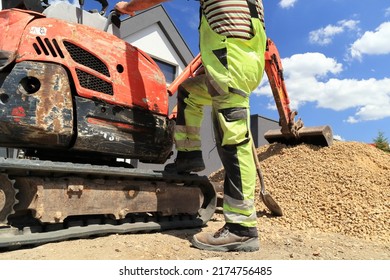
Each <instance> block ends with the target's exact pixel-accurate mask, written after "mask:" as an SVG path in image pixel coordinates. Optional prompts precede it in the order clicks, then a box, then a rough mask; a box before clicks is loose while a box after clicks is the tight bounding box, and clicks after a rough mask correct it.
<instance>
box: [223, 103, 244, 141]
mask: <svg viewBox="0 0 390 280" xmlns="http://www.w3.org/2000/svg"><path fill="white" fill-rule="evenodd" d="M217 119H218V126H219V130H220V133H221V142H222V143H221V145H222V146H227V145H232V146H238V145H242V144H244V143H247V142H248V141H249V127H248V109H247V108H228V109H221V110H218V117H217Z"/></svg>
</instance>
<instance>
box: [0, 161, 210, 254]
mask: <svg viewBox="0 0 390 280" xmlns="http://www.w3.org/2000/svg"><path fill="white" fill-rule="evenodd" d="M0 169H1V170H2V172H3V173H4V174H5V173H6V174H8V177H9V179H10V180H15V184H14V186H15V187H16V188H17V189H19V191H20V193H18V194H17V197H18V198H19V199H20V202H17V201H16V203H17V204H16V205H15V206H14V207H13V208H14V209H15V212H16V213H15V214H13V215H10V216H9V217H8V222H9V223H8V225H7V226H5V227H4V226H3V227H0V248H4V247H13V246H22V245H26V244H42V243H47V242H53V241H60V240H66V239H69V238H82V237H88V236H91V235H96V234H109V233H132V232H139V231H161V230H167V229H175V228H176V229H177V228H190V227H200V226H202V225H204V224H205V223H206V222H207V221H208V220H209V219H210V218H211V217H212V216H213V214H214V211H215V207H216V201H217V199H216V193H215V189H214V186H213V185H212V183H211V182H210V181H209V180H208V178H207V177H206V176H197V175H185V176H184V175H179V174H169V173H165V172H162V171H151V170H143V169H127V168H115V167H108V166H95V165H89V164H71V163H59V162H50V161H40V160H27V159H22V160H21V159H4V158H0ZM71 174H72V175H71ZM28 175H29V176H28ZM30 176H31V177H30ZM49 177H51V178H52V179H47V178H49ZM54 178H56V179H54ZM120 185H122V186H121V187H120ZM15 192H16V191H15ZM113 199H115V200H113ZM78 200H79V202H77V201H78ZM193 200H194V201H193ZM81 201H82V202H83V203H85V204H86V205H83V204H82V203H81ZM114 201H115V202H114ZM117 201H118V202H119V204H117ZM99 203H103V204H104V205H103V206H104V207H106V209H108V212H114V213H113V214H109V215H106V214H103V215H95V214H93V215H88V213H89V209H88V207H87V206H88V205H89V206H91V207H92V208H94V209H96V208H97V207H99ZM160 203H161V204H160ZM57 204H58V205H57ZM149 204H151V205H149ZM30 205H31V206H30ZM195 205H197V206H195ZM28 207H30V209H31V210H32V211H30V210H27V209H28ZM64 207H65V208H64ZM195 207H198V209H197V210H196V209H195ZM135 209H138V210H137V212H136V213H130V212H129V210H130V211H131V210H135ZM153 209H154V210H157V212H149V210H153ZM109 210H111V211H109ZM141 210H147V211H148V212H142V211H141ZM159 210H161V211H159ZM62 211H63V212H62ZM139 211H140V212H139ZM187 211H189V212H187ZM193 211H196V213H194V212H193ZM30 212H32V213H30ZM101 212H105V211H99V213H101ZM72 213H81V214H80V215H76V216H71V217H68V218H65V219H64V220H63V221H64V222H57V221H61V220H62V219H63V218H64V217H65V216H66V215H71V214H72ZM115 213H117V215H118V217H119V219H116V218H115ZM126 213H127V214H126ZM124 214H125V218H121V217H123V215H124ZM32 215H33V216H32ZM166 215H168V216H166ZM34 217H35V218H34ZM38 217H39V219H38ZM42 219H44V220H50V221H51V222H47V223H42V222H41V221H42Z"/></svg>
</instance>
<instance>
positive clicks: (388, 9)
mask: <svg viewBox="0 0 390 280" xmlns="http://www.w3.org/2000/svg"><path fill="white" fill-rule="evenodd" d="M385 17H390V7H389V8H387V9H386V10H385Z"/></svg>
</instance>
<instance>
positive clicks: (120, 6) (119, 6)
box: [114, 1, 135, 16]
mask: <svg viewBox="0 0 390 280" xmlns="http://www.w3.org/2000/svg"><path fill="white" fill-rule="evenodd" d="M114 9H115V11H117V12H119V13H121V14H128V15H130V16H135V11H130V10H129V2H126V1H121V2H118V3H116V5H115V7H114Z"/></svg>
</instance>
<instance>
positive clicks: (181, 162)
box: [164, 151, 206, 174]
mask: <svg viewBox="0 0 390 280" xmlns="http://www.w3.org/2000/svg"><path fill="white" fill-rule="evenodd" d="M205 168H206V167H205V165H204V162H203V158H202V152H201V151H192V152H181V151H179V152H178V153H177V157H176V160H175V162H174V163H169V164H167V165H165V168H164V171H166V172H168V173H179V174H180V173H191V172H200V171H202V170H204V169H205Z"/></svg>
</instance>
